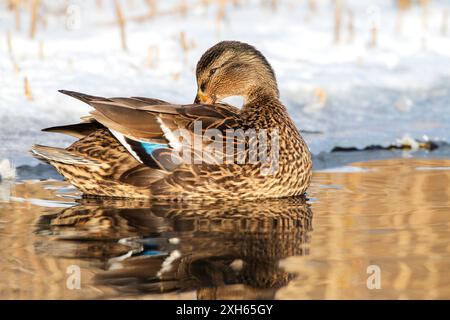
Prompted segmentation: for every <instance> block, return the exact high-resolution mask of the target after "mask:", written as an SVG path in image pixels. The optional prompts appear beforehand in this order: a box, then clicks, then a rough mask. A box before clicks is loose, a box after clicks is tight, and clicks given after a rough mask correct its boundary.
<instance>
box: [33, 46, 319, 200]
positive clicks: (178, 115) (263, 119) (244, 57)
mask: <svg viewBox="0 0 450 320" xmlns="http://www.w3.org/2000/svg"><path fill="white" fill-rule="evenodd" d="M196 73H197V82H198V92H197V97H196V99H195V102H194V104H191V105H173V104H170V103H167V102H164V101H161V100H156V99H148V98H139V97H134V98H109V99H107V98H101V97H95V96H89V95H84V94H81V93H76V92H70V91H62V92H63V93H65V94H68V95H70V96H73V97H75V98H78V99H79V100H82V101H83V102H86V103H88V104H89V105H91V106H92V107H93V108H94V111H92V112H91V116H90V117H86V118H85V119H84V122H83V123H80V124H76V125H70V126H63V127H54V128H49V129H46V131H54V132H62V133H65V134H71V135H73V136H76V137H78V138H80V139H79V140H78V141H77V142H75V143H74V144H73V145H72V146H70V147H69V148H67V149H59V148H50V147H44V146H34V147H33V149H32V152H33V153H34V155H35V156H37V157H38V158H41V159H43V160H44V161H47V162H49V163H50V164H52V165H53V166H55V168H56V169H57V170H58V171H59V172H60V173H61V174H62V175H63V176H64V177H65V178H66V179H67V180H68V181H69V182H71V183H72V184H73V185H75V186H76V187H77V188H79V189H80V190H81V191H82V192H83V193H84V194H85V195H87V196H107V197H126V198H128V197H129V198H165V199H197V198H202V199H216V198H226V199H256V198H267V197H269V198H277V197H287V196H296V195H300V194H303V193H304V192H305V191H306V189H307V187H308V186H309V183H310V179H311V170H312V162H311V156H310V153H309V150H308V148H307V146H306V144H305V142H304V140H303V139H302V137H301V136H300V134H299V131H298V130H297V128H296V127H295V125H294V123H293V121H292V120H291V119H290V117H289V115H288V113H287V111H286V108H285V107H284V106H283V105H282V104H281V102H280V101H279V98H278V88H277V83H276V79H275V74H274V72H273V70H272V68H271V66H270V65H269V63H268V62H267V60H266V59H265V58H264V56H263V55H262V54H261V53H260V52H259V51H257V50H256V49H255V48H253V47H252V46H250V45H248V44H244V43H240V42H235V41H227V42H221V43H219V44H217V45H216V46H214V47H212V48H211V49H209V50H208V51H207V52H206V53H205V54H204V55H203V56H202V58H201V59H200V61H199V63H198V66H197V72H196ZM236 95H239V96H242V97H243V98H244V106H243V107H242V109H237V108H234V107H232V106H229V105H226V104H219V103H216V101H220V100H221V99H223V98H226V97H228V96H236ZM200 122H201V132H200V133H201V134H204V133H205V132H206V131H205V130H206V129H216V131H217V132H219V133H220V134H221V136H220V138H225V135H226V130H230V129H232V130H243V131H246V132H248V131H249V130H250V131H251V130H256V132H261V131H262V130H266V131H267V133H268V134H269V135H270V138H269V139H268V140H267V142H265V143H264V142H263V141H262V140H258V139H255V138H250V139H246V138H245V136H238V137H236V138H235V139H234V144H235V145H239V144H240V143H245V145H246V147H247V148H246V149H245V150H244V151H242V150H240V151H238V150H235V151H234V153H233V154H231V158H230V154H229V153H227V154H226V156H228V157H225V156H224V153H225V148H223V149H222V150H221V151H220V152H221V153H220V152H219V155H221V158H220V159H223V157H225V158H226V159H229V160H230V159H233V158H234V160H235V161H234V162H233V163H219V162H217V159H216V158H213V157H211V156H210V155H208V154H206V153H205V152H203V153H202V150H205V148H207V147H210V146H211V145H212V142H213V139H205V138H204V137H203V139H202V140H201V142H200V146H201V147H200V148H199V145H195V144H192V145H190V146H189V147H188V149H189V151H190V152H191V153H192V154H193V157H192V158H191V159H197V158H196V157H197V156H198V157H201V158H202V161H200V162H194V163H186V162H182V161H179V160H180V159H179V158H177V157H174V156H173V155H174V150H178V149H177V148H178V147H179V146H178V145H177V141H175V139H174V138H173V137H172V135H173V133H174V132H177V130H184V131H185V132H187V135H188V136H189V138H192V139H195V137H198V135H199V132H198V130H197V131H196V129H197V124H198V123H200ZM275 133H276V134H277V137H278V145H279V152H276V154H275V150H277V149H276V148H275V147H274V145H275V144H274V143H275V142H276V141H275V140H276V138H274V137H273V136H272V135H271V134H275ZM192 141H195V140H192ZM252 145H253V146H255V145H260V146H267V148H268V161H267V162H266V163H262V162H261V161H259V162H253V163H252V162H251V161H250V159H251V158H252V155H251V154H250V151H249V150H248V149H249V146H252ZM155 146H156V147H155ZM272 151H274V152H272ZM238 157H242V159H244V160H245V163H236V159H237V158H238ZM267 170H269V171H270V174H267Z"/></svg>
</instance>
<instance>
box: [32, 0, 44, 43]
mask: <svg viewBox="0 0 450 320" xmlns="http://www.w3.org/2000/svg"><path fill="white" fill-rule="evenodd" d="M40 4H41V0H31V22H30V38H31V39H34V36H35V35H36V25H37V17H38V11H39V7H40Z"/></svg>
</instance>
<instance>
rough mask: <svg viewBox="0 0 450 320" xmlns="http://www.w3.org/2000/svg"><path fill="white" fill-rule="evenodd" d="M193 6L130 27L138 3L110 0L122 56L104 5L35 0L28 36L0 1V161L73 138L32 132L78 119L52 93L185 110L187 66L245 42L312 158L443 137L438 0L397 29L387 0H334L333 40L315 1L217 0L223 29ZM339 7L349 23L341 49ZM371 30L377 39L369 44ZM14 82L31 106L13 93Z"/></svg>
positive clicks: (447, 43) (327, 5)
mask: <svg viewBox="0 0 450 320" xmlns="http://www.w3.org/2000/svg"><path fill="white" fill-rule="evenodd" d="M204 2H207V1H194V0H192V1H180V0H176V1H157V2H156V3H157V14H156V15H155V16H154V17H152V18H150V19H147V20H145V21H143V22H135V21H132V20H133V17H138V16H142V15H143V14H145V13H146V12H147V11H148V7H147V5H146V1H144V0H122V1H120V4H121V7H122V9H123V13H124V16H125V18H126V21H127V23H126V27H125V28H126V37H127V47H128V51H124V50H122V47H121V42H120V37H119V28H118V26H117V24H115V19H116V17H115V8H114V5H113V3H114V2H113V1H103V2H102V3H103V7H102V8H100V9H99V8H97V7H96V1H83V0H70V1H65V0H59V1H49V0H44V1H43V6H42V7H41V8H40V11H39V13H40V15H41V16H42V17H44V18H45V25H43V23H42V21H41V22H40V23H39V24H38V26H37V31H36V36H35V38H34V39H33V40H31V39H30V37H29V35H28V31H29V20H30V19H29V16H30V12H29V10H28V8H23V9H22V10H21V13H20V16H21V29H20V30H19V31H17V30H16V29H15V20H14V13H13V12H12V11H9V10H8V9H7V4H6V3H7V2H6V1H3V2H1V3H0V37H6V34H7V32H9V33H10V37H11V44H12V52H13V54H12V56H13V59H14V60H15V61H16V64H17V66H18V67H19V70H15V67H14V64H13V63H12V62H11V53H10V51H9V49H8V46H6V45H4V44H5V39H3V40H2V41H1V43H2V45H1V46H0V96H1V99H0V123H1V127H0V160H1V159H9V160H10V161H13V162H14V164H15V165H16V166H17V165H21V164H35V163H37V162H36V160H34V159H32V157H31V156H30V155H29V154H28V153H27V151H28V150H29V148H30V146H31V145H32V144H34V143H38V144H47V145H57V146H64V145H67V144H68V143H70V142H71V141H73V139H72V138H70V137H65V136H63V135H58V134H50V133H42V132H40V131H39V130H40V129H41V128H43V127H48V126H53V125H57V124H65V123H71V122H76V121H77V120H78V118H79V117H80V116H82V115H84V114H86V113H87V112H88V111H89V108H88V107H87V106H86V105H84V104H83V103H81V102H79V101H76V100H74V99H73V98H70V97H67V96H64V95H62V94H60V93H58V92H57V90H58V89H68V90H75V91H81V92H85V93H89V94H94V95H101V96H148V97H155V98H160V99H164V100H169V101H171V102H174V103H183V104H186V103H190V102H192V101H193V99H194V95H195V92H196V83H195V76H194V70H195V65H196V62H197V60H198V59H199V57H200V56H201V54H202V53H203V52H204V51H205V50H206V49H207V48H209V47H210V46H212V45H214V44H215V43H216V42H218V41H220V40H225V39H234V40H241V41H245V42H248V43H251V44H253V45H255V46H256V47H257V48H258V49H260V50H261V51H262V52H263V53H264V54H265V55H266V57H267V58H268V60H269V61H270V62H271V63H272V65H273V67H274V69H275V71H276V74H277V78H278V81H279V86H280V92H281V99H282V101H283V102H284V103H285V104H286V106H287V107H288V109H289V112H290V114H291V115H292V117H293V119H294V120H295V122H296V123H297V125H298V127H299V128H300V129H305V130H314V131H320V132H321V134H305V139H306V140H307V142H308V144H309V146H310V148H311V150H312V152H313V153H314V154H318V153H320V152H326V151H329V150H331V149H332V148H333V147H335V146H337V145H339V146H343V147H346V146H356V147H364V146H366V145H371V144H384V145H387V144H390V143H393V142H395V141H396V140H397V139H399V138H401V137H403V136H405V135H408V136H410V137H411V138H412V139H417V138H420V137H422V136H423V135H427V136H428V137H430V139H440V140H447V141H448V140H449V132H450V130H449V127H450V113H449V112H448V110H449V101H450V82H449V79H450V30H449V32H448V34H447V35H444V34H442V32H441V28H442V19H443V12H444V10H448V9H449V8H450V4H449V3H448V2H447V1H438V0H435V1H431V2H430V5H429V7H428V13H427V15H428V18H427V20H426V27H425V26H424V21H423V11H422V8H421V7H420V6H418V5H415V6H413V7H412V8H411V9H409V10H408V11H406V12H405V13H404V14H403V18H402V21H403V23H402V28H401V32H399V31H397V30H398V24H397V22H398V12H399V11H398V10H397V8H396V7H395V2H394V1H391V0H380V1H376V5H373V3H374V2H373V1H369V0H358V1H356V0H347V1H342V2H343V3H344V8H343V9H342V32H341V41H340V43H338V44H336V43H334V38H333V37H334V33H333V32H334V31H333V30H334V14H335V11H334V5H333V2H332V1H328V0H316V1H315V3H316V7H317V8H316V10H315V11H314V12H313V13H312V12H311V11H310V9H309V8H308V1H296V0H291V1H288V0H285V1H281V0H279V1H277V2H276V3H277V9H276V10H273V9H272V8H271V7H270V5H268V4H266V3H270V1H260V0H247V1H239V0H236V1H227V2H226V8H225V9H226V10H225V19H224V20H223V21H219V20H218V18H217V17H218V14H219V12H220V10H219V6H220V5H219V3H220V2H221V1H213V3H212V4H210V5H209V6H206V5H204V4H202V3H204ZM233 2H236V3H239V4H238V5H236V6H235V5H234V4H233ZM180 4H186V6H187V10H186V12H185V14H183V13H180V12H177V13H173V12H171V11H173V10H174V8H179V6H180ZM67 8H69V10H68V9H67ZM348 10H351V12H352V14H353V17H354V19H353V28H354V36H353V41H351V39H350V38H351V35H350V34H349V32H348V30H347V26H348V24H349V15H348V12H349V11H348ZM178 11H180V10H178ZM181 11H182V10H181ZM67 12H69V13H67ZM374 25H375V26H377V28H378V41H377V46H376V47H371V46H369V42H370V30H371V28H372V27H373V26H374ZM40 47H41V49H42V50H40V49H39V48H40ZM183 48H185V49H183ZM186 48H187V49H186ZM40 51H42V54H40ZM149 56H150V58H149ZM25 77H27V79H28V81H29V87H30V91H31V95H32V100H29V99H28V98H27V97H26V96H25V95H24V78H25Z"/></svg>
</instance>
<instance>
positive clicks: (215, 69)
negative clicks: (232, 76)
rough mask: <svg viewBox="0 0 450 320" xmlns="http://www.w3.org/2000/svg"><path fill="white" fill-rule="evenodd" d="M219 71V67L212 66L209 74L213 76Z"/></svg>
mask: <svg viewBox="0 0 450 320" xmlns="http://www.w3.org/2000/svg"><path fill="white" fill-rule="evenodd" d="M216 71H217V68H212V69H211V71H209V75H210V76H212V75H213V74H214V73H215V72H216Z"/></svg>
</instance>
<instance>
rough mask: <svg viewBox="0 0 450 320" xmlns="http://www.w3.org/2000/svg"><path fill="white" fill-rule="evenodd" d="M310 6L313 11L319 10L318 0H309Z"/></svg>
mask: <svg viewBox="0 0 450 320" xmlns="http://www.w3.org/2000/svg"><path fill="white" fill-rule="evenodd" d="M308 8H309V11H311V12H316V11H317V3H316V0H308Z"/></svg>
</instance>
